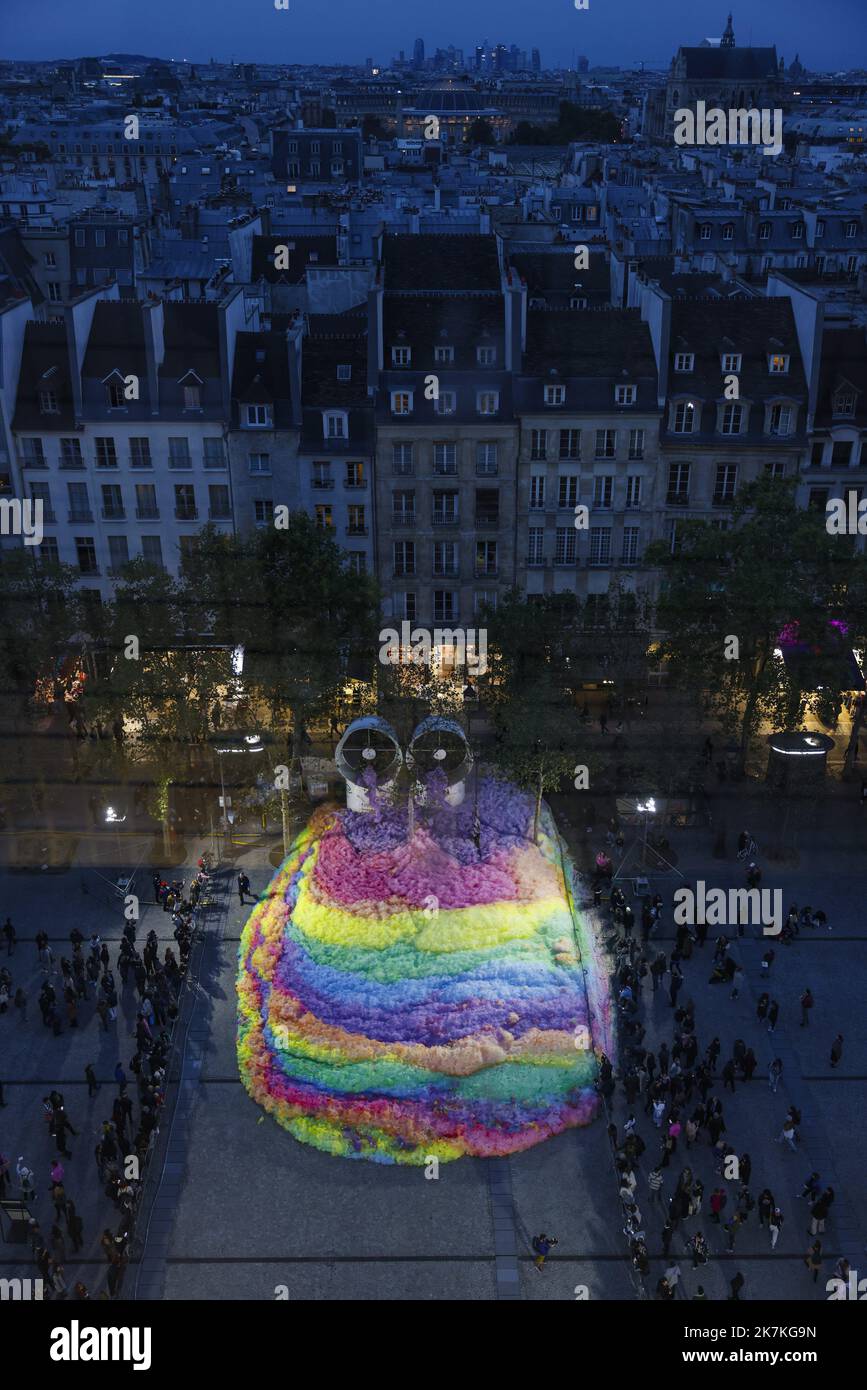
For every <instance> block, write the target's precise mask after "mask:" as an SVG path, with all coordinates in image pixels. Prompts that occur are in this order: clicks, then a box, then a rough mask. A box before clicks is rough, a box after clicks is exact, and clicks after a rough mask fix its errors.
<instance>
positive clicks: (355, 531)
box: [346, 525, 368, 536]
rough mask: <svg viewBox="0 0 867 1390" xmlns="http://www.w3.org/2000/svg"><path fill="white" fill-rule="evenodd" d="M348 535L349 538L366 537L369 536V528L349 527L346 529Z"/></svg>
mask: <svg viewBox="0 0 867 1390" xmlns="http://www.w3.org/2000/svg"><path fill="white" fill-rule="evenodd" d="M346 534H347V536H366V535H367V534H368V527H366V526H353V525H349V526H347V528H346Z"/></svg>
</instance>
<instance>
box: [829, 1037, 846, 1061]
mask: <svg viewBox="0 0 867 1390" xmlns="http://www.w3.org/2000/svg"><path fill="white" fill-rule="evenodd" d="M842 1056H843V1034H842V1033H838V1034H837V1036H836V1038H835V1039H834V1041H833V1042H832V1043H831V1066H832V1067H836V1066H837V1064H838V1063H839V1061H840V1058H841V1057H842Z"/></svg>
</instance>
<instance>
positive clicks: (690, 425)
mask: <svg viewBox="0 0 867 1390" xmlns="http://www.w3.org/2000/svg"><path fill="white" fill-rule="evenodd" d="M671 414H672V421H671V428H672V430H673V432H674V433H675V434H692V432H693V429H694V427H695V402H694V401H678V402H677V403H676V404H675V405H674V406H673V407H672V412H671Z"/></svg>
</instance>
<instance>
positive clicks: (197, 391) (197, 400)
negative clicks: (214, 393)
mask: <svg viewBox="0 0 867 1390" xmlns="http://www.w3.org/2000/svg"><path fill="white" fill-rule="evenodd" d="M201 408H202V388H201V386H196V385H189V386H185V387H184V410H201Z"/></svg>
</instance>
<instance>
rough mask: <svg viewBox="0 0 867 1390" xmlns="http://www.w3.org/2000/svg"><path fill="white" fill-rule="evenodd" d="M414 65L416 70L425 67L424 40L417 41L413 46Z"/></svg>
mask: <svg viewBox="0 0 867 1390" xmlns="http://www.w3.org/2000/svg"><path fill="white" fill-rule="evenodd" d="M412 65H413V67H414V68H423V67H424V39H416V41H415V43H414V44H413V46H412Z"/></svg>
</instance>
